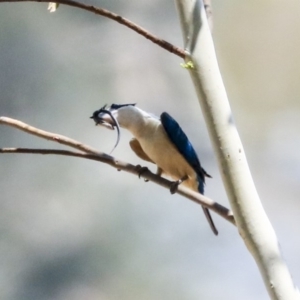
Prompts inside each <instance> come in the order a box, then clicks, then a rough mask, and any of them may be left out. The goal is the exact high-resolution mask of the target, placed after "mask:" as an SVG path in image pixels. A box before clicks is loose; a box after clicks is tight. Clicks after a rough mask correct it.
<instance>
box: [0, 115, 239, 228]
mask: <svg viewBox="0 0 300 300" xmlns="http://www.w3.org/2000/svg"><path fill="white" fill-rule="evenodd" d="M0 124H4V125H8V126H12V127H15V128H17V129H20V130H22V131H25V132H27V133H29V134H32V135H35V136H38V137H40V138H44V139H47V140H51V141H54V142H57V143H60V144H64V145H67V146H69V147H73V148H75V149H78V150H81V151H84V152H86V153H80V152H73V151H67V150H56V149H28V148H2V149H1V148H0V153H31V154H48V155H49V154H52V155H53V154H55V155H65V156H73V157H80V158H85V159H90V160H95V161H99V162H103V163H105V164H108V165H110V166H112V167H114V168H116V169H118V170H122V171H126V172H128V173H131V174H135V175H138V176H139V175H141V177H143V178H145V179H148V180H150V181H152V182H154V183H156V184H158V185H160V186H163V187H165V188H167V189H170V188H171V185H172V181H169V180H167V179H165V178H163V177H160V176H158V175H156V174H154V173H152V172H151V171H150V170H145V171H144V172H143V173H142V174H140V172H139V170H140V169H139V166H134V165H132V164H129V163H127V162H123V161H121V160H118V159H116V158H114V157H112V156H110V155H107V154H105V153H103V152H100V151H97V150H95V149H93V148H92V147H90V146H87V145H84V144H82V143H80V142H78V141H76V140H73V139H70V138H68V137H65V136H62V135H58V134H55V133H50V132H47V131H44V130H41V129H38V128H35V127H33V126H30V125H28V124H25V123H23V122H21V121H18V120H14V119H11V118H7V117H0ZM177 193H178V194H180V195H182V196H184V197H185V198H187V199H189V200H192V201H194V202H195V203H197V204H201V205H203V206H205V207H207V208H209V209H211V210H212V211H214V212H215V213H217V214H218V215H220V216H221V217H223V218H224V219H226V220H227V221H229V222H230V223H232V224H234V225H235V221H234V217H233V214H232V212H231V211H230V210H228V209H227V208H226V207H224V206H222V205H220V204H218V203H217V202H215V201H213V200H212V199H210V198H208V197H205V196H203V195H201V194H199V193H196V192H194V191H192V190H190V189H188V188H186V187H184V186H181V185H180V186H179V187H178V190H177Z"/></svg>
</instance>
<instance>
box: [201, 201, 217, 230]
mask: <svg viewBox="0 0 300 300" xmlns="http://www.w3.org/2000/svg"><path fill="white" fill-rule="evenodd" d="M202 209H203V212H204V214H205V217H206V220H207V221H208V223H209V226H210V228H211V230H212V231H213V233H214V234H215V235H218V233H219V232H218V230H217V228H216V226H215V224H214V221H213V219H212V217H211V214H210V212H209V209H208V208H206V207H204V206H202Z"/></svg>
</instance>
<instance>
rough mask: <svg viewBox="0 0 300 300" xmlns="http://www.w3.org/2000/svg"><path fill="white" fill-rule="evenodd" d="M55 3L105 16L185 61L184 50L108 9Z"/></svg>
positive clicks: (68, 0)
mask: <svg viewBox="0 0 300 300" xmlns="http://www.w3.org/2000/svg"><path fill="white" fill-rule="evenodd" d="M0 2H47V3H48V2H49V0H0ZM55 2H56V3H59V4H65V5H68V6H73V7H77V8H81V9H83V10H87V11H89V12H92V13H95V14H96V15H100V16H104V17H106V18H109V19H111V20H114V21H116V22H118V23H120V24H122V25H124V26H126V27H128V28H130V29H132V30H134V31H135V32H137V33H138V34H141V35H142V36H144V37H145V38H146V39H148V40H150V41H152V42H153V43H154V44H157V45H159V46H160V47H162V48H164V49H166V50H167V51H169V52H171V53H174V54H175V55H177V56H179V57H181V58H183V59H184V58H185V52H184V50H183V49H181V48H179V47H176V46H174V45H172V44H171V43H169V42H167V41H165V40H163V39H161V38H159V37H157V36H155V35H153V34H151V33H150V32H149V31H147V30H146V29H144V28H142V27H141V26H138V25H137V24H135V23H133V22H131V21H129V20H128V19H126V18H123V17H122V16H120V15H118V14H116V13H113V12H111V11H109V10H107V9H104V8H101V7H95V6H93V5H86V4H84V3H81V2H76V1H72V0H57V1H55Z"/></svg>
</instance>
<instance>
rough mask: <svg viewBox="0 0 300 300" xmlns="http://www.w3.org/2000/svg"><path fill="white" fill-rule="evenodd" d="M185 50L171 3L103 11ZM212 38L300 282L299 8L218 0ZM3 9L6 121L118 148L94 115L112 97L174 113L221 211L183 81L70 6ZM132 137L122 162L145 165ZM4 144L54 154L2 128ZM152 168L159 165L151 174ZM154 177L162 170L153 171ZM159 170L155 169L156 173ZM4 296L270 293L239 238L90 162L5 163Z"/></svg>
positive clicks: (131, 41)
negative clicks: (15, 120)
mask: <svg viewBox="0 0 300 300" xmlns="http://www.w3.org/2000/svg"><path fill="white" fill-rule="evenodd" d="M93 4H94V5H99V6H103V7H105V8H107V9H111V10H113V11H115V12H116V13H119V14H121V15H122V16H124V17H127V18H129V19H131V20H132V21H134V22H136V23H138V24H140V25H141V26H144V27H145V28H146V29H148V30H150V31H151V32H152V33H154V34H157V35H159V36H160V37H162V38H164V39H166V40H168V41H170V42H172V43H174V44H176V45H178V46H180V45H182V38H181V32H180V28H179V24H178V18H177V15H176V11H175V7H174V3H173V2H172V1H137V0H130V1H101V2H100V1H98V2H96V1H95V2H93ZM213 4H214V6H213V8H214V32H213V35H214V40H215V45H216V51H217V55H218V59H219V64H220V67H221V71H222V74H223V78H224V81H225V84H226V87H227V91H228V95H229V98H230V100H231V106H232V109H233V113H234V117H235V121H236V123H237V126H238V130H239V132H240V134H241V137H242V140H243V142H244V146H245V151H246V153H247V155H248V159H249V163H250V167H251V170H252V172H253V177H254V180H255V182H256V184H257V188H258V191H259V193H260V195H261V199H262V200H263V205H264V207H265V209H266V211H267V213H268V215H269V217H270V219H271V221H272V223H273V225H274V227H275V229H276V231H277V233H278V237H279V240H280V242H281V247H282V250H283V254H284V256H285V258H286V260H287V263H288V265H289V267H290V270H291V272H292V275H293V277H294V279H295V282H296V283H297V282H298V283H299V282H300V269H299V264H300V256H299V253H300V242H299V239H298V236H299V234H300V226H299V215H300V207H299V199H298V198H299V194H300V184H299V182H300V151H299V148H300V130H299V128H300V116H299V115H300V101H299V95H300V85H299V83H298V81H299V75H300V74H299V73H300V61H299V53H300V39H299V28H300V18H299V15H300V5H299V1H289V2H288V3H287V2H283V1H279V0H277V1H264V2H255V1H252V2H251V1H250V2H249V1H245V2H242V1H214V3H213ZM46 8H47V4H46V3H44V4H39V3H29V2H28V3H19V4H15V3H10V4H9V3H5V4H4V3H2V4H1V10H0V40H1V43H0V69H1V72H0V90H1V101H0V114H1V115H6V116H9V117H13V118H18V119H20V120H22V121H24V122H27V123H30V124H32V125H34V126H37V127H40V128H43V129H46V130H49V131H52V132H58V133H61V134H64V135H67V136H70V137H73V138H75V139H78V140H81V141H83V142H86V143H88V144H90V145H92V146H94V147H98V148H99V149H100V150H102V151H106V152H108V151H110V149H111V148H112V146H113V144H114V142H115V138H116V136H115V135H114V132H112V131H109V130H105V129H104V128H97V127H95V126H94V125H93V122H92V121H91V120H90V119H89V116H90V115H91V113H92V112H93V111H94V110H96V109H98V108H99V107H101V106H103V105H104V104H105V103H108V104H109V103H112V102H113V103H127V102H133V103H134V102H136V103H138V105H139V106H140V107H142V108H143V109H145V110H148V111H151V112H153V113H155V114H160V113H161V112H162V111H164V110H166V111H168V112H169V113H170V114H171V115H172V116H174V117H175V118H176V119H177V120H178V121H179V123H180V124H181V125H182V126H183V128H184V130H185V131H186V133H187V134H188V135H189V137H190V138H191V140H192V141H193V143H194V144H195V148H196V149H197V151H198V153H199V156H200V158H201V161H202V163H203V166H204V167H205V169H206V170H207V171H208V172H209V173H210V174H212V175H213V179H211V180H208V182H207V188H206V191H207V192H206V193H207V195H208V196H210V197H212V198H213V199H216V200H217V201H218V202H220V203H222V204H224V205H227V206H228V201H227V199H226V195H225V192H224V188H223V186H222V182H221V180H220V175H219V171H218V168H217V163H216V160H215V158H214V154H213V150H212V148H211V144H210V141H209V137H208V135H207V130H206V128H205V124H204V121H203V119H202V116H201V112H200V108H199V105H198V103H197V100H196V96H195V94H194V91H193V87H192V84H191V82H190V78H189V76H188V72H187V71H186V70H185V69H183V68H182V67H181V66H180V63H181V62H182V61H181V60H180V59H179V58H177V57H175V56H174V55H172V54H170V53H167V52H166V51H164V50H162V49H160V48H158V47H157V46H155V45H153V44H151V43H150V42H149V41H147V40H145V39H144V38H142V37H140V36H138V35H137V34H136V33H134V32H131V31H130V30H128V29H127V28H125V27H122V26H121V25H119V24H117V23H115V22H112V21H110V20H107V19H105V18H102V17H100V16H96V15H94V14H91V13H87V12H84V11H80V10H78V9H75V8H70V7H66V6H63V5H61V6H60V9H59V10H58V11H57V12H56V13H55V14H49V13H48V12H47V10H46ZM129 139H130V135H129V134H128V133H126V132H123V134H122V139H121V143H120V145H119V146H118V148H117V149H116V151H115V152H114V155H115V156H116V157H118V158H121V159H123V160H127V161H129V162H131V163H142V164H144V162H141V161H140V160H139V159H138V158H137V157H135V155H134V154H133V153H131V150H130V148H129V145H128V141H129ZM0 146H1V147H10V146H24V147H26V146H27V147H47V148H49V147H50V148H51V147H58V146H57V145H55V144H51V142H48V141H41V140H39V139H37V138H34V137H30V136H27V135H25V134H23V133H20V132H17V131H16V130H13V129H11V128H4V127H0ZM150 167H151V166H150ZM152 168H153V167H152ZM153 170H155V168H153ZM0 190H1V198H0V199H1V201H0V230H1V239H0V257H1V261H0V298H1V299H3V300H12V299H13V300H27V299H28V300H33V299H38V300H48V299H49V300H50V299H51V300H52V299H53V300H54V299H55V300H68V299H70V300H71V299H72V300H77V299H88V300H94V299H97V300H99V299H103V300H106V299H124V300H126V299H131V300H132V299H149V300H152V299H155V300H159V299H164V300H165V299H231V300H235V299H244V300H250V299H268V296H267V293H266V291H265V290H264V286H263V284H262V280H261V278H260V275H259V272H258V270H257V268H256V265H255V263H254V262H253V260H252V258H251V257H250V255H249V254H248V252H247V250H246V249H245V247H244V245H243V242H242V241H241V239H240V237H239V234H238V232H237V231H236V229H235V228H234V227H233V226H232V225H230V224H229V223H227V222H225V221H223V220H222V219H220V218H219V217H218V216H215V215H214V216H213V217H214V219H215V221H216V224H217V226H218V228H219V231H220V235H219V237H217V238H216V237H214V236H213V234H212V233H211V231H210V229H209V227H208V226H207V224H206V220H205V218H204V217H203V216H202V213H201V208H200V207H198V206H197V205H195V204H193V203H191V202H189V201H188V200H186V199H183V198H181V197H179V196H171V195H170V194H169V192H168V191H166V190H164V189H162V188H160V187H158V186H155V185H153V184H151V183H144V182H143V181H142V180H139V179H138V178H136V177H133V176H131V175H129V174H126V173H122V172H120V173H118V172H116V170H114V169H112V168H110V167H108V166H105V165H103V164H98V163H95V162H90V161H83V160H79V159H75V158H65V157H64V158H63V157H46V156H30V155H0Z"/></svg>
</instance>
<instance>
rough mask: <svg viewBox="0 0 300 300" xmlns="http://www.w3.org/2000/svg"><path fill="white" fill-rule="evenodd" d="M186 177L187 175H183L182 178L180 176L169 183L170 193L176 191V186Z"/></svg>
mask: <svg viewBox="0 0 300 300" xmlns="http://www.w3.org/2000/svg"><path fill="white" fill-rule="evenodd" d="M187 179H188V176H187V175H185V176H183V177H182V178H180V179H179V180H176V181H173V182H172V183H171V187H170V193H171V194H172V195H173V194H175V193H176V192H177V189H178V186H179V185H180V184H181V183H183V182H184V181H185V180H187Z"/></svg>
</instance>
